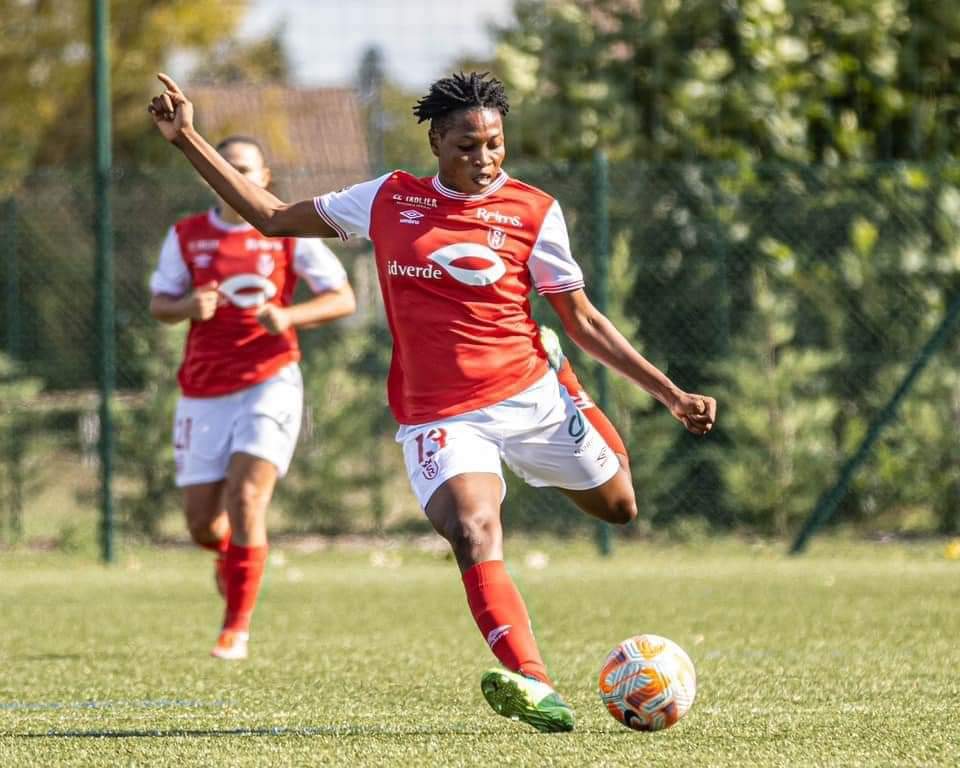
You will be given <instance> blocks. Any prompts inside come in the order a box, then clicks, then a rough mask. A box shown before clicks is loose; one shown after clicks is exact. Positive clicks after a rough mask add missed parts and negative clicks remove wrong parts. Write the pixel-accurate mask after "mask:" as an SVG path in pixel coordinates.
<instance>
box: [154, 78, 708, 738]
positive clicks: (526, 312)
mask: <svg viewBox="0 0 960 768" xmlns="http://www.w3.org/2000/svg"><path fill="white" fill-rule="evenodd" d="M160 79H161V81H162V82H163V84H164V86H165V90H164V91H163V93H162V94H161V95H160V96H157V97H156V98H154V99H153V100H152V101H151V104H150V106H149V111H150V113H151V114H152V116H153V120H154V122H155V124H156V125H157V127H158V129H159V130H160V132H161V133H162V134H163V136H164V137H165V138H166V139H167V140H168V141H170V142H172V143H173V144H174V145H176V146H177V147H178V148H179V149H180V150H181V151H182V152H183V153H184V154H185V155H186V157H187V158H188V159H189V160H190V162H191V163H192V164H193V165H194V167H195V168H196V169H197V170H198V171H199V172H200V174H201V175H202V176H203V177H204V178H205V179H206V180H207V181H208V182H209V183H210V184H211V185H212V186H213V188H214V189H216V190H217V192H218V194H220V195H221V196H222V197H223V198H224V200H226V201H228V202H229V204H230V205H231V206H232V207H233V208H234V209H235V210H237V211H238V212H239V213H240V214H241V215H242V216H243V217H244V218H245V219H246V220H247V221H249V222H251V223H252V224H253V225H254V226H256V227H257V229H259V230H260V231H262V232H266V233H269V234H273V235H287V236H289V235H297V236H316V237H340V238H342V239H347V238H349V237H351V236H359V237H364V238H368V239H370V240H371V241H372V242H373V246H374V251H375V255H376V261H377V269H378V273H379V278H380V288H381V292H382V294H383V300H384V305H385V308H386V315H387V321H388V323H389V326H390V330H391V332H392V335H393V360H392V363H391V368H390V373H389V377H388V385H387V388H388V399H389V402H390V407H391V410H392V411H393V414H394V416H395V417H396V419H397V421H398V422H399V424H400V429H399V431H398V433H397V441H398V442H399V443H400V444H401V445H402V448H403V454H404V458H405V461H406V467H407V473H408V476H409V479H410V483H411V485H412V487H413V490H414V493H415V494H416V496H417V498H418V500H419V502H420V505H421V506H422V507H423V509H424V512H425V514H426V516H427V518H428V519H429V520H430V522H431V523H432V524H433V526H434V528H435V529H436V530H437V531H438V532H439V533H440V535H442V536H443V537H444V538H446V539H447V541H448V542H449V543H450V546H451V548H452V550H453V553H454V556H455V557H456V560H457V563H458V565H459V567H460V571H461V574H462V579H463V585H464V588H465V590H466V597H467V603H468V605H469V607H470V611H471V613H472V614H473V617H474V619H475V621H476V623H477V626H478V627H479V629H480V631H481V633H482V634H483V636H484V638H485V639H486V641H487V644H488V646H489V647H490V649H491V650H492V651H493V653H494V654H495V655H496V657H497V658H498V659H499V660H500V662H501V663H502V664H503V666H504V667H505V669H500V668H498V669H493V670H490V671H488V672H486V673H485V674H484V675H483V677H482V679H481V690H482V692H483V694H484V696H485V698H486V699H487V701H488V702H489V703H490V705H491V706H492V707H493V709H494V710H495V711H496V712H498V713H500V714H502V715H504V716H507V717H510V718H516V719H519V720H521V721H523V722H525V723H528V724H530V725H532V726H533V727H535V728H537V729H538V730H541V731H568V730H571V729H572V728H573V726H574V714H573V711H572V710H571V709H570V707H569V706H568V705H567V704H566V703H565V702H564V701H563V699H562V698H561V697H560V696H559V694H558V693H557V692H556V691H555V690H554V688H553V683H552V681H551V679H550V676H549V674H548V672H547V669H546V667H545V665H544V663H543V659H542V657H541V655H540V651H539V649H538V647H537V643H536V641H535V640H534V637H533V633H532V630H531V627H530V620H529V617H528V614H527V610H526V607H525V605H524V602H523V599H522V598H521V596H520V593H519V592H518V591H517V589H516V587H515V586H514V584H513V582H512V580H511V579H510V576H509V575H508V573H507V570H506V568H505V566H504V563H503V542H502V529H501V522H500V505H501V502H502V500H503V497H504V493H505V484H504V480H503V475H502V467H501V461H505V462H506V463H507V464H508V465H509V466H510V467H511V468H512V469H513V470H514V472H515V473H516V474H517V475H519V476H520V477H521V478H523V479H524V480H525V481H526V482H528V483H530V484H531V485H534V486H555V487H557V488H559V489H560V490H562V491H563V492H564V493H565V494H566V495H567V496H568V497H570V498H571V499H572V500H573V501H574V502H575V503H576V504H577V505H578V506H579V507H580V508H581V509H582V510H584V511H585V512H587V513H588V514H591V515H593V516H595V517H598V518H600V519H601V520H605V521H607V522H610V523H620V524H624V523H628V522H630V521H632V520H633V519H634V518H635V517H636V515H637V506H636V499H635V496H634V492H633V487H632V485H631V482H630V478H629V473H628V472H627V470H626V469H625V468H623V467H621V465H620V463H619V462H618V461H617V460H616V458H615V457H614V456H613V455H612V452H611V449H610V447H609V446H608V445H607V443H606V441H605V440H604V439H603V438H602V437H601V436H600V435H599V434H598V432H597V430H596V429H595V428H594V427H593V426H592V425H591V423H590V421H589V420H586V419H584V417H583V414H582V413H581V412H580V411H579V410H578V409H577V407H576V405H575V404H574V402H573V400H572V398H571V397H570V394H569V393H568V391H567V389H566V388H565V387H561V386H560V385H559V384H558V381H557V375H556V373H555V372H554V371H553V369H552V368H551V367H550V365H549V363H548V359H547V353H546V351H545V350H544V347H543V344H542V343H541V341H540V335H539V329H538V327H537V325H536V323H535V322H534V320H533V318H532V316H531V313H530V303H529V292H530V290H531V288H535V289H536V290H537V291H538V292H539V293H541V294H543V295H544V296H546V298H547V300H548V301H549V302H550V304H551V306H552V307H553V309H554V310H555V311H556V313H557V315H558V316H559V318H560V321H561V323H562V324H563V328H564V330H565V331H566V333H567V335H568V336H569V337H570V338H571V339H573V341H574V342H575V343H577V344H578V345H579V346H580V347H581V348H582V349H584V350H585V351H586V352H587V353H588V354H590V355H592V356H593V357H594V358H596V359H597V360H599V361H601V362H602V363H604V364H606V365H607V366H609V367H611V368H613V369H615V370H617V371H619V372H620V373H622V374H623V375H624V376H626V377H627V378H629V379H630V380H632V381H633V382H635V383H636V384H637V385H638V386H640V387H642V388H643V389H645V390H646V391H647V392H649V393H650V394H651V395H653V396H654V397H655V398H656V399H657V400H659V401H660V402H661V403H663V405H665V406H666V407H667V408H668V409H669V411H670V412H671V413H672V414H673V416H674V417H676V418H677V419H678V420H679V421H680V422H681V423H682V424H683V425H684V426H685V427H686V428H687V429H688V430H689V431H690V432H692V433H694V434H697V435H704V434H706V433H707V432H709V431H710V429H711V428H712V427H713V424H714V419H715V416H716V402H715V401H714V400H713V399H712V398H710V397H706V396H703V395H696V394H690V393H687V392H684V391H683V390H681V389H680V388H679V387H677V386H676V385H675V384H674V383H673V382H672V381H670V379H669V378H667V376H665V375H664V374H663V373H662V372H660V371H659V370H658V369H657V368H656V367H654V366H653V365H652V364H651V363H649V362H648V361H647V360H646V359H644V358H643V357H642V356H641V355H640V354H639V353H638V352H637V351H636V350H635V349H634V348H633V347H632V346H631V345H630V343H629V342H628V341H627V340H626V339H625V338H624V337H623V336H622V335H621V334H620V333H619V332H618V331H617V330H616V328H614V326H613V325H612V324H611V323H610V321H609V320H608V319H607V318H606V317H605V316H604V315H603V314H601V313H600V312H599V311H598V310H597V309H596V308H595V307H594V306H593V305H592V304H591V303H590V301H589V299H588V298H587V295H586V293H585V292H584V290H583V287H584V284H583V275H582V272H581V270H580V268H579V266H578V265H577V263H576V261H575V260H574V258H573V256H572V254H571V253H570V244H569V239H568V236H567V230H566V225H565V223H564V218H563V214H562V212H561V210H560V206H559V205H558V203H557V201H556V200H554V199H553V198H552V197H551V196H550V195H548V194H546V193H545V192H543V191H541V190H539V189H536V188H535V187H531V186H529V185H527V184H524V183H522V182H520V181H518V180H516V179H513V178H511V177H510V176H509V175H508V174H507V173H506V172H505V171H504V170H503V169H502V168H501V164H502V163H503V160H504V156H505V144H504V131H503V119H502V118H503V116H504V115H505V114H506V113H507V110H508V103H507V98H506V95H505V93H504V89H503V85H502V83H500V81H498V80H496V79H493V78H487V77H486V75H479V74H477V73H470V74H469V75H463V74H460V75H453V76H452V77H448V78H444V79H442V80H439V81H437V82H435V83H433V85H431V87H430V90H429V92H428V93H427V95H426V96H424V97H423V98H422V99H420V101H419V102H418V103H417V105H416V106H415V107H414V114H415V115H416V116H417V118H418V119H419V121H420V122H424V121H429V123H430V130H429V133H428V136H429V141H430V146H431V148H432V150H433V153H434V155H435V156H436V158H437V164H438V170H437V174H436V175H435V176H432V177H426V178H416V177H414V176H412V175H411V174H409V173H406V172H404V171H394V172H391V173H387V174H384V175H383V176H381V177H379V178H377V179H373V180H371V181H366V182H363V183H360V184H357V185H355V186H352V187H348V188H346V189H343V190H340V191H339V192H330V193H327V194H324V195H320V196H318V197H316V198H314V199H312V200H304V201H301V202H297V203H293V204H288V203H285V202H283V201H282V200H280V199H278V198H277V197H275V196H274V195H272V194H271V193H270V192H268V191H267V190H265V189H264V188H263V187H261V186H258V185H256V184H252V183H250V182H249V180H248V179H246V178H245V177H244V176H243V174H241V173H237V172H236V170H235V169H234V168H233V167H232V166H231V165H230V164H229V163H227V162H225V161H224V159H223V158H222V157H220V156H219V155H218V154H217V152H216V151H215V150H214V149H213V147H211V146H210V145H209V144H208V143H207V142H206V141H204V139H203V138H202V137H201V136H200V135H199V134H198V132H197V131H196V129H195V128H194V126H193V105H192V104H191V103H190V101H189V100H188V99H187V98H186V96H185V95H184V94H183V92H182V91H181V90H180V89H179V88H178V87H177V85H176V83H174V82H173V81H172V80H171V79H170V78H169V77H167V76H166V75H161V76H160Z"/></svg>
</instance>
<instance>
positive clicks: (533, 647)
mask: <svg viewBox="0 0 960 768" xmlns="http://www.w3.org/2000/svg"><path fill="white" fill-rule="evenodd" d="M463 586H464V587H465V588H466V590H467V603H468V604H469V605H470V612H471V613H472V614H473V618H474V621H476V622H477V626H478V627H479V628H480V632H481V634H483V636H484V637H485V638H486V640H487V645H489V646H490V650H491V651H493V653H494V655H495V656H496V657H497V658H498V659H499V660H500V663H501V664H503V666H505V667H506V668H507V669H509V670H510V671H511V672H520V673H522V674H525V675H529V676H530V677H535V678H536V679H537V680H542V681H543V682H545V683H548V684H550V685H553V683H552V682H551V681H550V678H549V676H548V675H547V668H546V666H545V665H544V663H543V659H542V658H540V649H539V648H537V641H536V640H534V639H533V630H532V629H531V628H530V616H529V615H528V614H527V607H526V605H524V603H523V598H522V597H521V596H520V593H519V592H518V591H517V588H516V587H515V586H514V584H513V581H512V580H511V579H510V576H509V574H507V569H506V568H505V567H504V564H503V560H487V561H486V562H484V563H477V564H476V565H475V566H473V567H472V568H470V569H469V570H468V571H467V572H466V573H464V574H463Z"/></svg>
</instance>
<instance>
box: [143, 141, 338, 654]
mask: <svg viewBox="0 0 960 768" xmlns="http://www.w3.org/2000/svg"><path fill="white" fill-rule="evenodd" d="M216 151H217V152H218V153H219V156H220V157H221V158H222V160H223V162H224V163H225V164H226V165H227V166H228V167H229V168H230V169H231V170H232V171H233V172H234V173H236V174H239V175H240V176H241V177H243V178H244V179H245V180H246V182H247V183H249V184H250V185H252V186H254V187H256V188H257V189H264V190H265V189H266V188H267V186H268V185H269V183H270V169H269V168H268V167H267V165H266V163H265V161H264V157H263V150H262V149H261V147H260V145H259V144H258V143H257V142H256V141H255V140H254V139H251V138H248V137H244V136H231V137H229V138H227V139H224V140H223V141H222V142H220V144H218V145H217V147H216ZM299 278H303V279H304V280H305V281H306V283H307V285H308V286H309V287H310V289H311V290H312V292H313V293H314V296H313V297H312V298H310V299H309V300H307V301H304V302H302V303H299V304H294V303H293V293H294V289H295V287H296V283H297V280H298V279H299ZM150 290H151V292H152V293H153V298H152V299H151V301H150V313H151V314H152V315H153V316H154V317H155V318H156V319H157V320H160V321H161V322H165V323H180V322H184V321H188V322H189V323H190V330H189V332H188V335H187V340H186V348H185V350H184V356H183V364H182V365H181V366H180V371H179V374H178V380H179V383H180V388H181V392H182V395H181V397H180V400H179V402H178V403H177V411H176V417H175V420H174V434H173V445H174V458H175V462H176V482H177V486H178V487H181V488H183V503H184V512H185V515H186V522H187V528H188V529H189V531H190V536H191V537H192V538H193V540H194V541H195V542H196V543H197V544H199V545H200V546H201V547H205V548H206V549H210V550H212V551H213V552H215V553H216V560H215V568H216V570H215V575H216V582H217V587H218V589H219V591H220V593H221V595H223V597H224V600H225V602H226V610H225V615H224V619H223V624H222V628H221V631H220V636H219V638H218V640H217V643H216V645H215V646H214V648H213V651H212V654H213V655H214V656H216V657H218V658H221V659H243V658H246V656H247V644H248V638H249V630H250V617H251V614H252V613H253V609H254V605H255V604H256V600H257V593H258V592H259V589H260V580H261V578H262V576H263V569H264V565H265V561H266V557H267V527H266V512H267V506H268V505H269V503H270V499H271V496H272V495H273V489H274V486H275V484H276V482H277V478H279V477H282V476H283V475H284V474H285V473H286V471H287V468H288V467H289V465H290V460H291V458H292V457H293V450H294V446H295V445H296V442H297V435H298V434H299V431H300V417H301V413H302V410H303V382H302V380H301V378H300V368H299V366H298V365H297V361H298V360H299V359H300V350H299V347H298V345H297V334H296V331H297V329H298V328H312V327H315V326H318V325H322V324H323V323H327V322H330V321H331V320H336V319H337V318H340V317H344V316H345V315H349V314H351V313H352V312H353V311H354V309H355V302H354V296H353V291H352V289H351V288H350V284H349V283H348V282H347V275H346V272H345V271H344V269H343V267H342V266H341V264H340V262H339V261H338V260H337V257H336V256H335V255H334V254H333V252H332V251H330V249H329V248H327V247H326V245H324V244H323V242H322V241H320V240H316V239H306V240H305V239H299V238H294V237H265V236H264V235H262V234H261V233H260V232H258V231H257V230H256V229H254V228H253V227H252V226H250V224H248V223H247V222H246V221H244V220H243V219H242V218H241V217H240V216H239V215H238V214H237V212H236V211H235V210H234V209H233V208H231V207H230V205H229V204H228V203H226V202H224V201H223V200H220V201H219V205H218V206H217V207H216V208H213V209H211V210H208V211H204V212H203V213H198V214H196V215H194V216H188V217H187V218H185V219H182V220H180V221H178V222H177V223H176V224H175V225H174V226H173V227H171V228H170V231H169V232H168V233H167V237H166V240H164V243H163V247H162V249H161V251H160V260H159V263H158V265H157V268H156V271H155V272H154V273H153V276H152V277H151V279H150Z"/></svg>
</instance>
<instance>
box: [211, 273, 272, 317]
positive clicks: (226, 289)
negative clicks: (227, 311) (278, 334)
mask: <svg viewBox="0 0 960 768" xmlns="http://www.w3.org/2000/svg"><path fill="white" fill-rule="evenodd" d="M217 290H218V291H219V292H220V294H221V295H223V296H226V297H227V299H228V300H229V301H230V303H231V304H233V305H234V306H235V307H239V308H240V309H249V308H250V307H259V306H260V305H262V304H266V303H267V302H268V301H270V299H272V298H273V297H274V296H276V295H277V286H276V285H274V284H273V283H271V282H270V281H269V280H267V279H266V278H265V277H261V276H260V275H251V274H243V275H233V276H232V277H228V278H227V279H226V280H224V281H223V282H222V283H220V287H219V288H218V289H217Z"/></svg>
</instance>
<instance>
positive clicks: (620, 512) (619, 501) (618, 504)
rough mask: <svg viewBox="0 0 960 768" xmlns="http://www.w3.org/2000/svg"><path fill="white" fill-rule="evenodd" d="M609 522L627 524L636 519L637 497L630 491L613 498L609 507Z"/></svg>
mask: <svg viewBox="0 0 960 768" xmlns="http://www.w3.org/2000/svg"><path fill="white" fill-rule="evenodd" d="M610 513H611V519H610V522H612V523H615V524H616V525H627V524H628V523H632V522H633V521H634V520H636V519H637V513H638V510H637V499H636V497H635V496H634V495H633V494H632V493H631V494H629V495H624V496H621V497H618V498H616V499H614V501H613V503H612V505H611V507H610Z"/></svg>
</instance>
